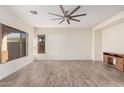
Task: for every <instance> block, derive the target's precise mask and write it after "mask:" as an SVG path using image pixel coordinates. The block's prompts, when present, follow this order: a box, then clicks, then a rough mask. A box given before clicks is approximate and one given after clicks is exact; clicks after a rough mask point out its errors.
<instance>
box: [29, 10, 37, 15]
mask: <svg viewBox="0 0 124 93" xmlns="http://www.w3.org/2000/svg"><path fill="white" fill-rule="evenodd" d="M30 13H31V14H33V15H37V14H38V13H37V11H34V10H31V11H30Z"/></svg>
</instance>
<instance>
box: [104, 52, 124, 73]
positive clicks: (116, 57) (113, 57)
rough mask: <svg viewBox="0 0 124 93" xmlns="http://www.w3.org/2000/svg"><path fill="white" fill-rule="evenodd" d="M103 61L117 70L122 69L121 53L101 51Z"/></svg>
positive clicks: (123, 65)
mask: <svg viewBox="0 0 124 93" xmlns="http://www.w3.org/2000/svg"><path fill="white" fill-rule="evenodd" d="M103 62H104V64H107V65H110V66H111V67H113V68H115V69H117V70H120V71H124V55H123V54H117V53H109V52H103Z"/></svg>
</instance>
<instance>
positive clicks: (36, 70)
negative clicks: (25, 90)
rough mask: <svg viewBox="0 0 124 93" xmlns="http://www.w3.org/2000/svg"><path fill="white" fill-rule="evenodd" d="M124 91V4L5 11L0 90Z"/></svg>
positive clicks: (1, 13) (0, 11)
mask: <svg viewBox="0 0 124 93" xmlns="http://www.w3.org/2000/svg"><path fill="white" fill-rule="evenodd" d="M122 86H124V6H123V5H1V6H0V87H122Z"/></svg>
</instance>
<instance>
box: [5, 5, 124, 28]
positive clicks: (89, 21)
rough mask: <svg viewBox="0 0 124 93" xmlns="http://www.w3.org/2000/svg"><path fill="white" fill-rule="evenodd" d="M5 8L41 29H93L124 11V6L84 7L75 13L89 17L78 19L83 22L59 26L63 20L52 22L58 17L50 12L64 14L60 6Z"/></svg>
mask: <svg viewBox="0 0 124 93" xmlns="http://www.w3.org/2000/svg"><path fill="white" fill-rule="evenodd" d="M4 7H6V8H7V9H9V10H10V11H11V12H13V13H15V14H16V15H17V16H18V17H20V18H21V19H23V20H24V21H26V22H27V23H29V24H30V25H32V26H33V27H39V28H48V27H50V28H55V27H84V28H87V27H93V26H95V25H97V24H99V23H101V22H102V21H104V20H106V19H108V18H110V17H111V16H113V15H115V14H117V13H119V12H120V11H122V10H124V6H119V5H109V6H108V5H99V6H98V5H82V6H81V8H80V9H79V10H78V11H76V12H75V14H82V13H87V16H83V17H78V18H77V19H80V20H81V22H75V21H70V22H71V25H68V24H67V23H66V21H65V22H63V23H62V24H58V23H59V22H60V21H61V20H60V21H59V20H56V21H55V20H54V21H51V20H50V19H53V18H57V17H56V16H53V15H50V14H48V12H53V13H57V14H62V12H61V10H60V7H59V6H58V5H16V6H15V5H13V6H12V5H11V6H4ZM64 8H65V10H72V9H73V8H75V6H74V5H73V6H70V5H68V6H67V5H64ZM30 10H36V11H37V12H38V15H32V14H31V13H30V12H29V11H30Z"/></svg>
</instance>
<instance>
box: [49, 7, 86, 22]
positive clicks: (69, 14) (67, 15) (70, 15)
mask: <svg viewBox="0 0 124 93" xmlns="http://www.w3.org/2000/svg"><path fill="white" fill-rule="evenodd" d="M80 8H81V7H80V6H77V7H76V8H74V10H72V11H66V10H64V7H63V6H62V5H60V9H61V11H62V13H63V15H60V14H56V13H49V14H51V15H54V16H57V17H59V18H55V19H51V20H61V21H60V22H59V24H61V23H62V22H64V21H67V23H68V24H70V20H72V21H76V22H80V20H78V19H75V17H81V16H86V15H87V14H86V13H84V14H78V15H74V13H75V12H76V11H77V10H78V9H80Z"/></svg>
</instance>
